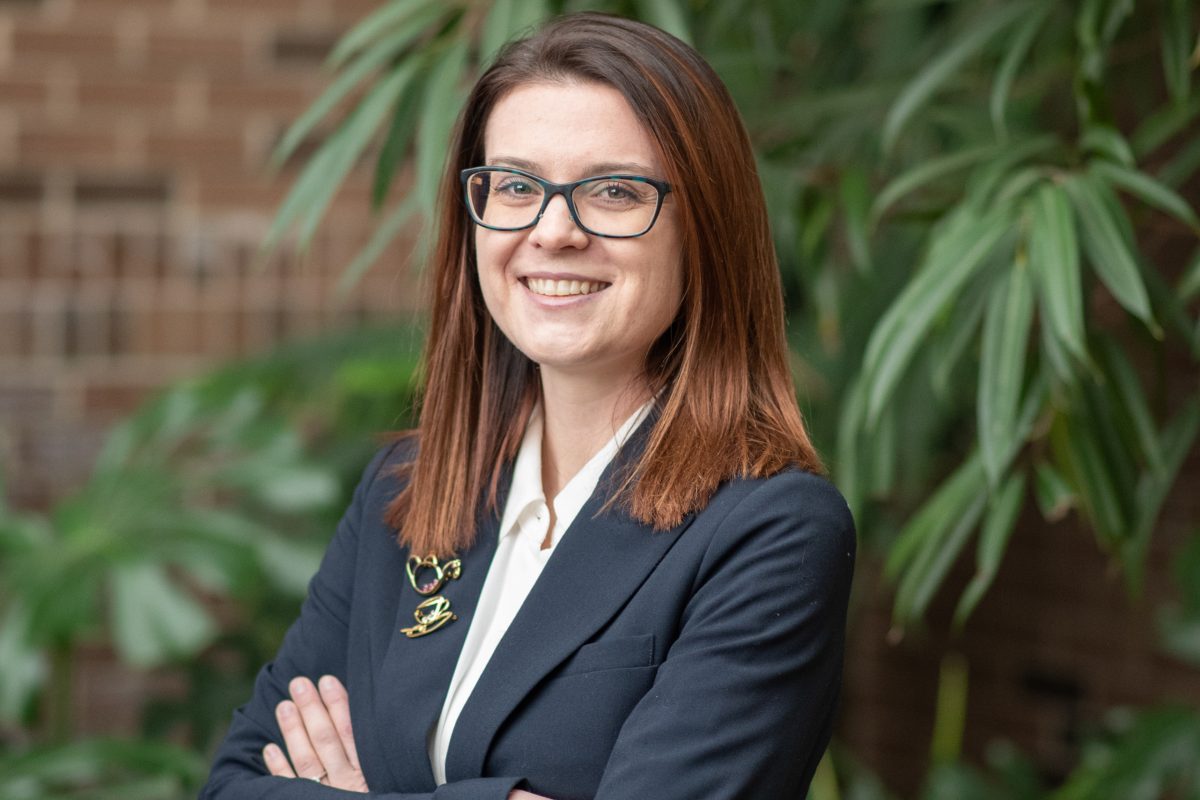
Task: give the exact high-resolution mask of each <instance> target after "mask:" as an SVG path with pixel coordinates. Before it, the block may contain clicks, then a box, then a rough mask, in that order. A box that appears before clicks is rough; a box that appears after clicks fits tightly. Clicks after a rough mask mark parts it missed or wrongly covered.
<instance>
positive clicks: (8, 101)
mask: <svg viewBox="0 0 1200 800" xmlns="http://www.w3.org/2000/svg"><path fill="white" fill-rule="evenodd" d="M46 97H47V91H46V83H45V81H43V80H41V78H39V77H34V76H31V75H22V76H14V75H0V105H2V106H4V107H6V108H8V109H9V110H12V111H17V112H28V111H30V110H35V111H41V110H43V109H44V108H45V105H46Z"/></svg>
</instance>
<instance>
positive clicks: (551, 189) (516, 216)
mask: <svg viewBox="0 0 1200 800" xmlns="http://www.w3.org/2000/svg"><path fill="white" fill-rule="evenodd" d="M460 177H461V179H462V184H463V193H464V196H465V199H466V203H467V211H468V212H470V214H471V219H472V220H474V221H475V224H477V225H482V226H483V227H485V228H490V229H491V230H494V231H520V230H524V229H526V228H532V227H533V226H534V225H536V224H537V223H538V220H540V219H541V218H542V214H543V213H544V212H545V211H546V206H547V205H549V203H550V198H552V197H554V196H555V195H556V194H561V195H562V196H563V199H564V200H566V201H567V210H568V211H570V213H571V219H572V220H574V221H575V224H576V225H578V226H579V227H580V228H582V229H583V230H584V231H585V232H586V233H590V234H593V235H595V236H604V237H607V238H610V239H631V238H633V237H635V236H641V235H643V234H644V233H646V232H647V231H649V230H650V229H651V228H652V227H654V221H655V220H657V219H658V212H659V211H661V210H662V202H663V198H664V197H665V196H666V194H667V192H669V191H671V187H670V185H669V184H667V183H665V182H663V181H658V180H654V179H653V178H647V177H644V176H641V175H597V176H595V177H592V178H584V179H583V180H581V181H573V182H572V183H551V182H550V181H548V180H545V179H543V178H539V177H538V176H537V175H534V174H532V173H529V172H525V171H524V170H520V169H514V168H511V167H472V168H471V169H464V170H463V171H462V173H461V176H460Z"/></svg>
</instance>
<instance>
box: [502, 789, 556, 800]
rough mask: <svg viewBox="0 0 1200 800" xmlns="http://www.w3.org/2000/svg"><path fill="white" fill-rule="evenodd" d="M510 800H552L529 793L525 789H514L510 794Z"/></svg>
mask: <svg viewBox="0 0 1200 800" xmlns="http://www.w3.org/2000/svg"><path fill="white" fill-rule="evenodd" d="M508 800H550V798H549V797H543V796H542V795H540V794H534V793H533V792H527V791H525V790H524V789H513V790H512V791H511V792H509V793H508Z"/></svg>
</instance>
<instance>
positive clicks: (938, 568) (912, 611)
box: [892, 486, 987, 626]
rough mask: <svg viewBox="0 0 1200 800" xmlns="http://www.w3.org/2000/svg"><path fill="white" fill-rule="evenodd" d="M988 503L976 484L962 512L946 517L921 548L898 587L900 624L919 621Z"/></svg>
mask: <svg viewBox="0 0 1200 800" xmlns="http://www.w3.org/2000/svg"><path fill="white" fill-rule="evenodd" d="M986 505H987V492H986V491H984V489H983V487H982V486H980V487H977V488H976V491H975V492H974V494H973V495H972V496H970V497H969V498H967V504H966V506H965V507H964V508H963V510H962V512H961V513H960V514H958V515H955V516H953V517H950V518H949V519H948V520H946V527H945V528H944V529H943V530H941V531H939V533H940V535H938V536H930V537H929V538H927V539H926V540H925V542H924V543H923V547H922V548H921V551H920V552H919V553H918V554H917V556H916V558H915V559H913V563H912V564H911V565H910V566H909V568H908V569H907V570H906V571H905V573H904V575H903V577H902V578H901V579H900V584H899V586H897V587H896V604H895V607H894V609H893V614H892V616H893V619H894V620H895V621H896V622H897V623H898V624H899V625H901V626H905V625H908V624H911V623H913V622H916V621H917V620H919V619H920V618H921V617H922V616H924V614H925V611H926V609H928V608H929V603H930V602H931V601H932V600H933V596H934V594H936V593H937V590H938V589H939V588H941V585H942V583H943V582H944V581H945V579H946V575H947V574H948V573H949V572H950V567H952V566H953V565H954V562H955V561H957V560H958V556H959V554H960V553H962V551H963V548H964V547H966V544H967V540H968V539H969V538H970V536H971V533H972V532H973V531H974V530H975V528H976V526H978V524H979V519H980V517H981V516H982V515H983V509H984V507H985V506H986Z"/></svg>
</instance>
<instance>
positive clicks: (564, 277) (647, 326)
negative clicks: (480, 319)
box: [475, 83, 683, 381]
mask: <svg viewBox="0 0 1200 800" xmlns="http://www.w3.org/2000/svg"><path fill="white" fill-rule="evenodd" d="M484 150H485V153H486V156H485V158H486V164H487V165H489V166H506V167H517V168H519V169H522V170H525V171H527V172H530V173H533V174H534V175H537V176H539V177H541V178H544V179H546V180H548V181H552V182H555V183H568V182H571V181H576V180H579V179H581V178H588V177H592V176H596V175H604V174H610V173H622V174H634V175H643V176H646V177H650V178H656V179H659V180H664V179H665V177H664V173H663V169H662V164H661V163H660V161H659V158H658V155H657V151H656V148H655V147H654V145H653V143H652V141H651V139H650V136H649V134H647V132H646V131H645V130H644V129H643V128H642V125H641V123H639V122H638V120H637V118H636V117H635V116H634V113H633V110H632V109H631V108H630V106H629V104H628V103H627V102H626V101H625V98H624V97H622V96H621V94H620V93H619V92H618V91H617V90H616V89H613V88H612V87H609V86H605V85H602V84H596V83H582V84H560V83H532V84H526V85H523V86H519V87H517V88H516V89H513V90H512V91H510V92H509V93H508V94H506V95H504V96H503V97H502V98H501V99H500V100H499V101H498V102H497V103H496V105H495V107H494V108H493V109H492V113H491V116H490V117H489V118H488V122H487V127H486V129H485V131H484ZM681 250H682V247H681V242H680V230H679V220H678V213H677V209H676V205H675V202H674V200H673V199H672V196H671V195H670V194H668V195H667V196H666V198H665V200H664V202H663V206H662V211H661V213H660V214H659V217H658V220H657V222H655V224H654V227H653V228H651V229H650V231H649V232H648V233H646V234H644V235H643V236H640V237H638V238H633V239H608V238H603V237H600V236H593V235H590V234H587V233H584V232H583V231H582V230H581V229H580V228H579V227H578V226H577V225H576V224H575V223H574V221H572V219H571V216H570V212H569V211H568V210H567V204H566V201H565V200H564V199H563V197H562V196H561V195H559V196H555V197H553V198H552V199H551V200H550V203H549V205H548V206H547V207H546V211H545V213H544V214H543V216H542V218H541V220H540V221H539V222H538V223H537V224H536V225H535V226H534V227H532V228H527V229H526V230H522V231H493V230H489V229H487V228H483V227H481V226H476V228H475V252H476V260H477V263H478V268H479V283H480V286H481V287H482V290H483V297H484V300H485V302H486V303H487V308H488V311H489V312H490V313H491V315H492V318H493V319H494V320H495V321H496V324H497V325H498V326H499V327H500V329H501V330H502V331H503V332H504V334H505V336H507V337H508V339H509V340H510V341H511V342H512V343H513V344H514V345H515V346H516V347H517V348H518V349H519V350H520V351H521V352H522V353H524V354H525V355H526V356H528V357H529V358H530V359H531V360H533V361H534V362H536V363H538V364H540V365H541V367H542V372H543V377H544V378H545V377H550V376H549V375H548V373H549V372H551V371H553V372H556V373H558V374H561V375H564V376H566V375H571V374H585V375H587V376H589V378H590V379H595V378H607V379H611V380H613V381H628V380H630V379H632V378H635V377H636V376H639V375H640V374H641V372H642V369H643V364H644V361H645V356H646V353H647V351H648V349H649V348H650V346H651V345H652V344H653V343H654V341H655V340H656V339H657V338H658V337H659V336H660V335H661V334H662V333H663V331H665V330H666V328H667V326H668V325H670V323H671V321H672V320H673V319H674V318H675V314H676V311H677V310H678V308H679V304H680V300H681V298H682V295H683V274H682V273H683V268H682V263H681V261H682V259H681ZM576 281H577V282H578V284H574V283H560V282H576ZM581 284H582V285H581ZM564 291H566V292H570V293H569V294H563V293H561V292H564Z"/></svg>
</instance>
